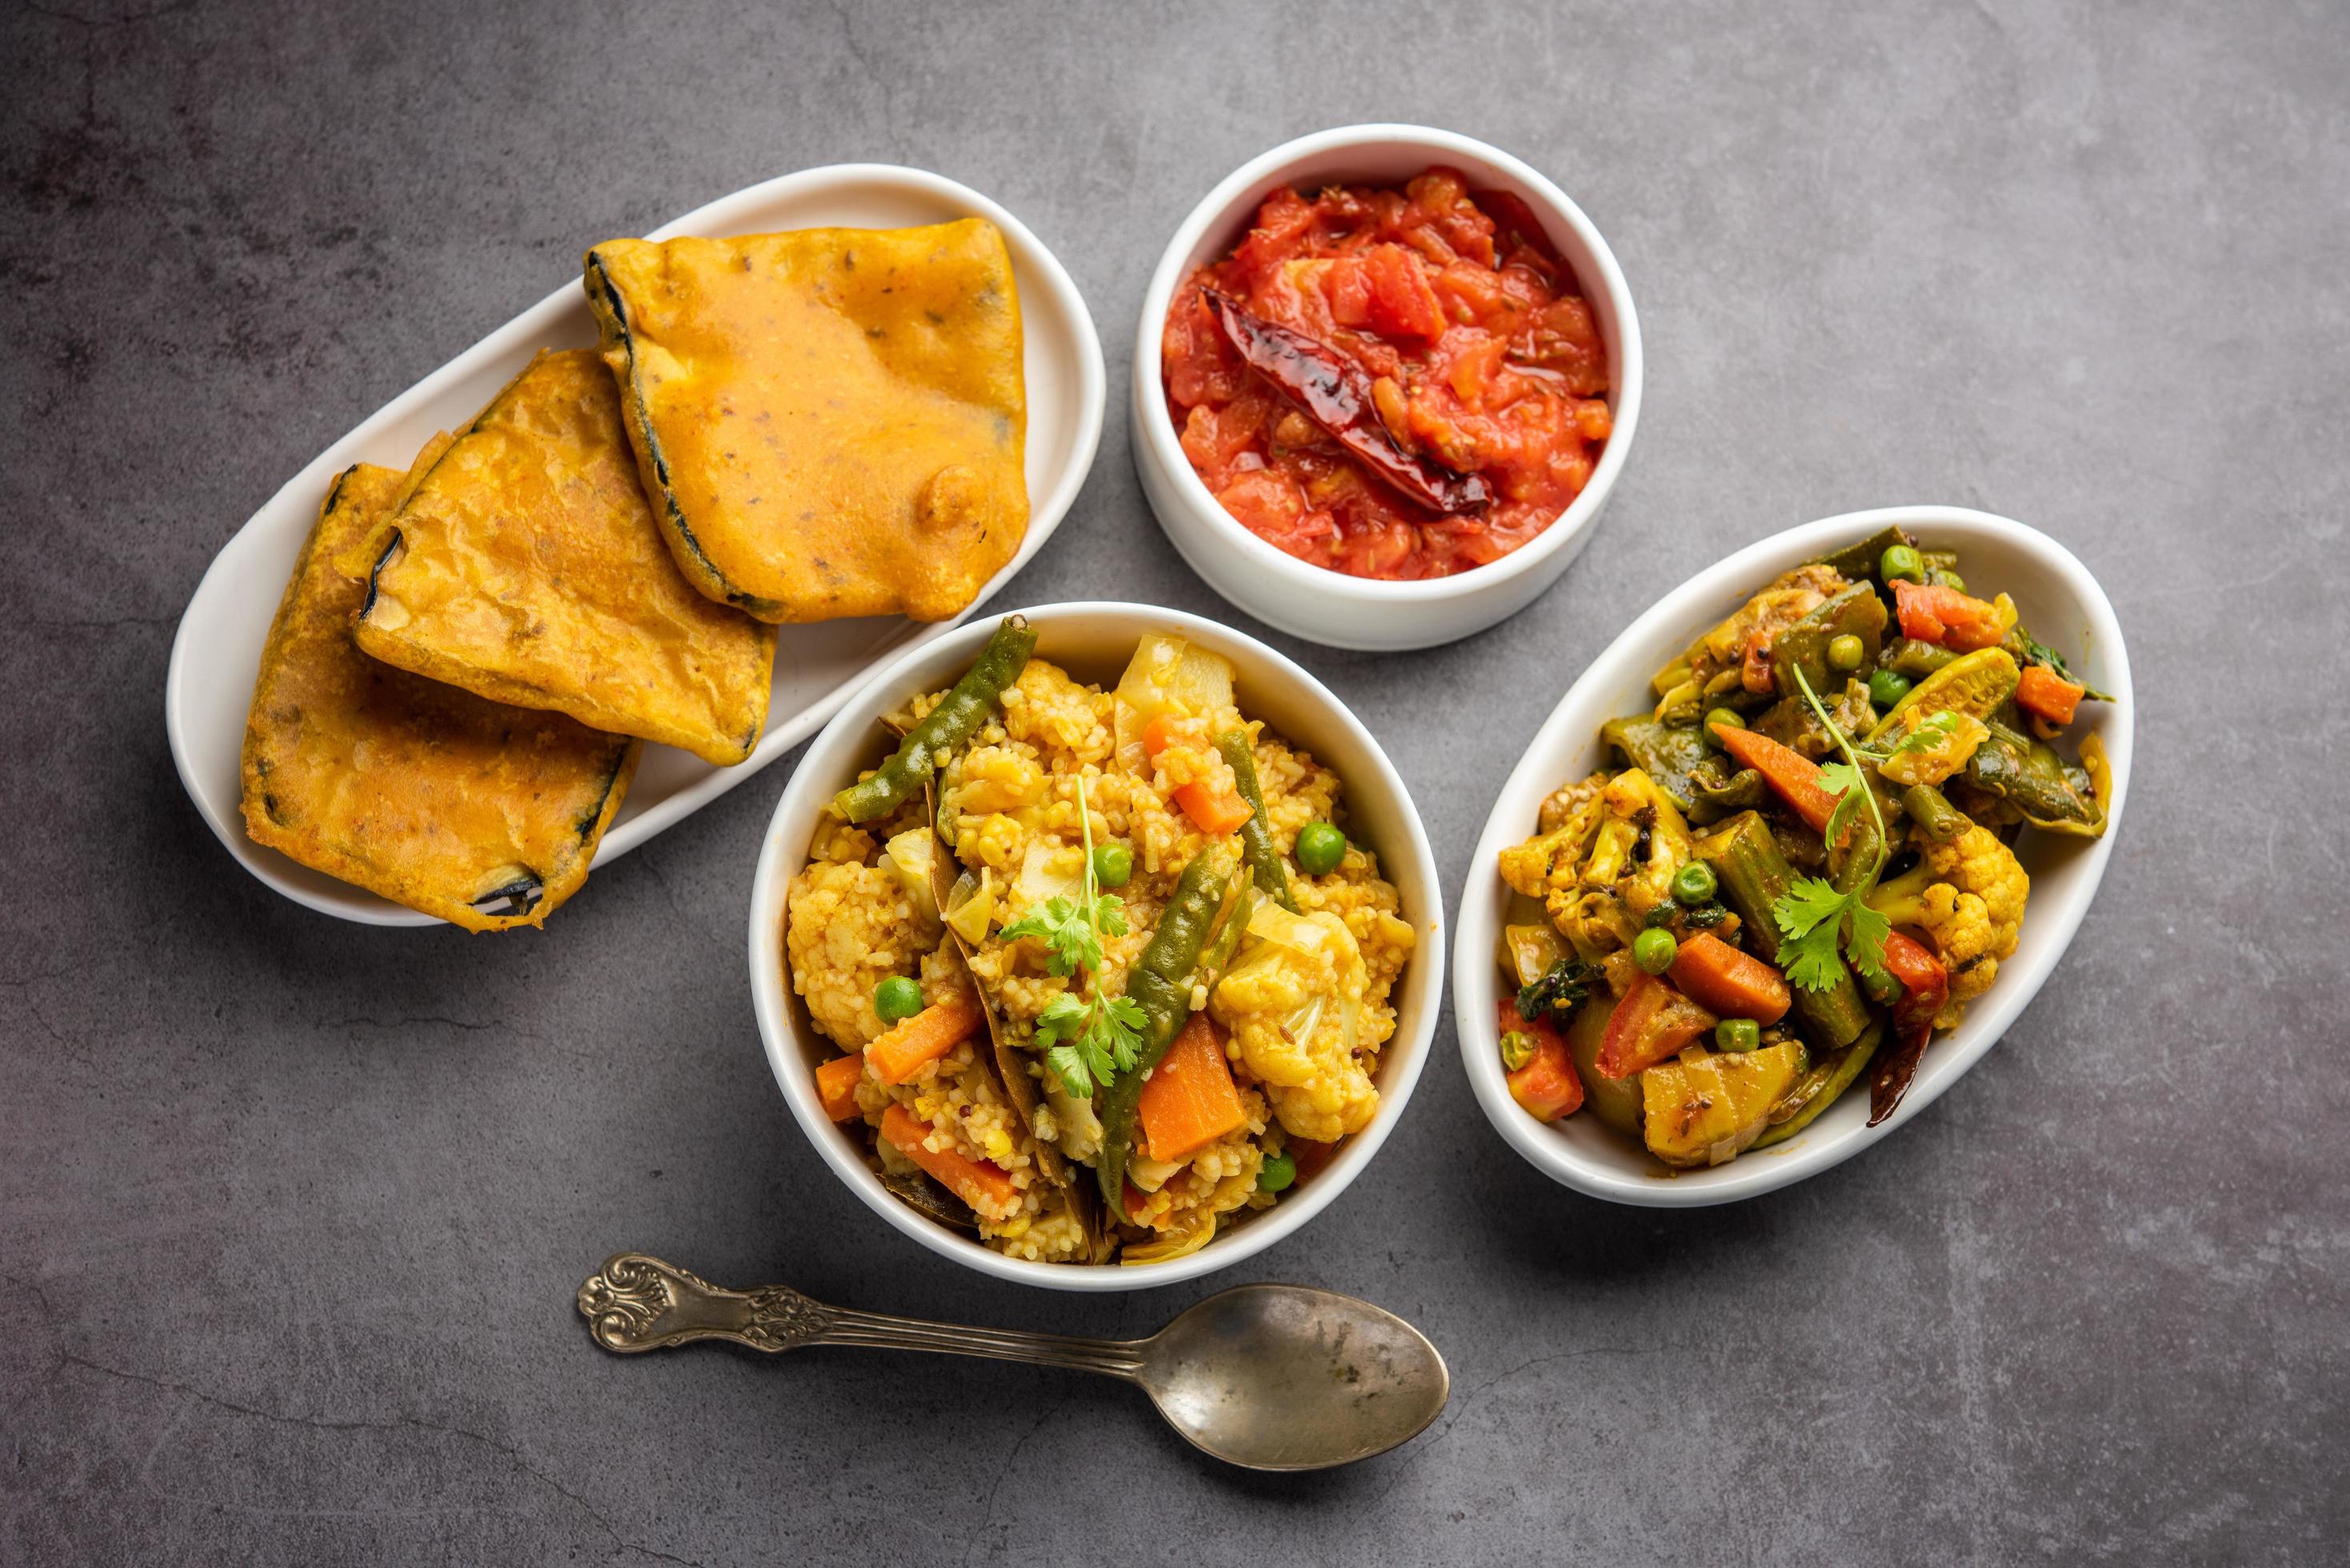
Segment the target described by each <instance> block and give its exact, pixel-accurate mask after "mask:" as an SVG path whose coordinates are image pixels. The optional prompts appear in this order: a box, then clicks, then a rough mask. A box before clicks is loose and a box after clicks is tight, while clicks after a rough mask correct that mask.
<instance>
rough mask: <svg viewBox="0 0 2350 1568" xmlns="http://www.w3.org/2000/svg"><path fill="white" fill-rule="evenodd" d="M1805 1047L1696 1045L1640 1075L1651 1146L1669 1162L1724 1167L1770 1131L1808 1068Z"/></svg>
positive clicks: (1648, 1137)
mask: <svg viewBox="0 0 2350 1568" xmlns="http://www.w3.org/2000/svg"><path fill="white" fill-rule="evenodd" d="M1801 1057H1802V1047H1800V1046H1798V1045H1795V1044H1792V1043H1790V1044H1784V1045H1772V1046H1767V1047H1765V1048H1764V1049H1763V1050H1760V1051H1747V1052H1729V1051H1722V1052H1714V1051H1707V1050H1703V1049H1701V1048H1700V1047H1698V1046H1694V1045H1693V1046H1691V1047H1690V1048H1689V1049H1688V1050H1686V1051H1684V1052H1682V1053H1681V1054H1680V1055H1679V1056H1678V1057H1676V1058H1675V1059H1674V1060H1672V1061H1669V1062H1659V1063H1658V1064H1656V1065H1655V1066H1653V1067H1650V1068H1649V1069H1648V1070H1647V1071H1646V1072H1644V1073H1642V1074H1641V1075H1640V1097H1641V1100H1642V1102H1643V1104H1644V1106H1646V1109H1647V1119H1646V1123H1645V1125H1644V1127H1643V1128H1642V1134H1643V1136H1644V1137H1646V1138H1647V1139H1648V1152H1649V1153H1651V1154H1653V1155H1655V1156H1656V1157H1657V1158H1659V1159H1661V1160H1663V1161H1664V1162H1665V1163H1666V1164H1667V1165H1679V1166H1690V1165H1720V1164H1721V1163H1722V1162H1723V1161H1725V1160H1728V1159H1731V1158H1735V1157H1736V1156H1737V1154H1738V1152H1739V1151H1740V1150H1741V1149H1742V1148H1744V1147H1746V1146H1747V1145H1748V1144H1751V1143H1752V1142H1753V1141H1754V1140H1755V1139H1756V1138H1758V1137H1761V1136H1762V1135H1763V1123H1764V1121H1765V1120H1766V1119H1767V1118H1768V1117H1769V1116H1770V1115H1771V1107H1772V1106H1774V1105H1777V1104H1778V1103H1779V1098H1780V1096H1783V1095H1784V1094H1785V1093H1786V1092H1787V1091H1788V1090H1789V1089H1790V1088H1792V1087H1794V1083H1795V1077H1796V1075H1797V1074H1798V1073H1799V1072H1801V1071H1802V1065H1803V1064H1802V1060H1801Z"/></svg>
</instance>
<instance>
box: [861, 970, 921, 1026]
mask: <svg viewBox="0 0 2350 1568" xmlns="http://www.w3.org/2000/svg"><path fill="white" fill-rule="evenodd" d="M921 1010H922V988H921V986H920V984H918V983H917V982H915V981H910V980H909V979H907V978H906V977H905V976H904V975H902V974H893V975H891V976H890V977H889V979H887V980H885V981H882V982H881V983H880V984H879V985H877V986H875V987H874V988H873V1011H874V1012H878V1013H879V1014H880V1015H881V1022H882V1023H899V1022H901V1021H903V1020H905V1019H909V1018H911V1017H912V1016H914V1014H916V1013H917V1012H920V1011H921Z"/></svg>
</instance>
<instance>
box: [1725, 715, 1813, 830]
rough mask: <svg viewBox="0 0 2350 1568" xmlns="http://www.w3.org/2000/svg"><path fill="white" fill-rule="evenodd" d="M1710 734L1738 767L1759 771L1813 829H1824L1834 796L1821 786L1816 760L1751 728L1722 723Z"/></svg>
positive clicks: (1765, 780)
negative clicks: (1746, 728)
mask: <svg viewBox="0 0 2350 1568" xmlns="http://www.w3.org/2000/svg"><path fill="white" fill-rule="evenodd" d="M1713 738H1714V739H1715V740H1717V741H1719V742H1721V749H1722V750H1723V751H1725V752H1728V753H1730V754H1731V757H1733V758H1735V759H1736V760H1737V763H1738V765H1739V766H1740V767H1742V768H1752V769H1753V770H1754V771H1755V772H1756V773H1758V774H1762V775H1763V783H1764V784H1769V785H1770V786H1771V788H1772V789H1773V791H1774V792H1775V793H1776V794H1778V796H1779V798H1780V799H1781V800H1783V801H1785V802H1786V803H1787V805H1788V808H1789V809H1790V810H1792V811H1793V812H1794V814H1795V815H1797V816H1800V817H1802V818H1803V819H1804V822H1805V823H1807V824H1809V825H1810V826H1811V828H1812V830H1813V831H1814V832H1815V833H1825V832H1826V831H1827V826H1828V816H1829V815H1830V814H1831V813H1833V812H1834V811H1835V804H1836V797H1835V796H1834V795H1832V794H1829V793H1828V792H1827V791H1826V790H1825V789H1824V788H1823V787H1821V784H1820V765H1819V763H1815V762H1814V761H1812V759H1811V758H1809V757H1807V756H1805V755H1804V754H1803V753H1801V752H1798V751H1795V750H1794V749H1793V748H1792V747H1788V746H1783V745H1781V744H1780V743H1779V742H1776V741H1774V740H1773V739H1771V737H1770V736H1768V735H1758V734H1756V733H1755V732H1753V731H1752V730H1737V729H1732V728H1731V726H1729V725H1728V724H1723V725H1721V726H1719V727H1717V728H1716V729H1715V730H1714V731H1713Z"/></svg>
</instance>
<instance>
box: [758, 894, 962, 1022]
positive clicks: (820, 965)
mask: <svg viewBox="0 0 2350 1568" xmlns="http://www.w3.org/2000/svg"><path fill="white" fill-rule="evenodd" d="M789 909H790V919H789V920H788V921H787V922H786V924H785V930H784V944H785V950H786V951H787V952H788V954H789V956H790V958H791V963H792V988H793V989H794V990H795V991H797V992H799V993H800V994H801V995H802V996H804V997H806V999H807V1007H808V1013H809V1015H810V1016H811V1017H813V1018H814V1019H815V1020H816V1027H817V1028H819V1029H822V1030H823V1031H824V1032H825V1033H826V1034H827V1036H828V1037H829V1038H830V1039H831V1040H832V1042H833V1044H836V1045H838V1046H839V1047H840V1048H841V1049H842V1050H844V1051H861V1050H863V1049H864V1048H865V1046H866V1044H868V1042H869V1041H871V1040H872V1039H873V1038H874V1037H875V1036H876V1035H878V1034H879V1033H881V1032H882V1030H883V1029H885V1028H887V1027H888V1025H886V1024H884V1023H882V1022H881V1019H880V1016H879V1014H878V1013H876V1012H874V1011H873V988H874V986H875V985H876V984H878V983H879V981H881V980H883V979H884V978H885V977H887V976H889V975H893V974H906V973H908V972H910V971H912V970H913V969H914V968H915V966H916V964H917V963H918V962H919V961H920V958H921V957H922V955H923V954H925V953H927V952H929V951H930V950H931V948H932V947H933V946H934V945H936V943H937V941H938V928H937V927H936V926H934V925H930V924H928V923H927V922H925V921H924V920H923V919H921V918H920V916H919V915H918V914H917V913H916V911H915V909H914V906H913V900H912V899H911V898H910V897H909V896H908V894H907V892H906V889H905V887H904V885H903V884H902V883H900V882H899V880H898V878H897V877H893V876H891V875H890V874H889V872H887V871H884V870H881V869H879V867H872V866H843V865H841V864H839V863H838V862H819V863H818V864H816V865H813V866H810V867H807V868H806V870H804V871H802V872H801V873H800V874H799V875H798V876H797V877H793V878H792V887H791V894H790V899H789Z"/></svg>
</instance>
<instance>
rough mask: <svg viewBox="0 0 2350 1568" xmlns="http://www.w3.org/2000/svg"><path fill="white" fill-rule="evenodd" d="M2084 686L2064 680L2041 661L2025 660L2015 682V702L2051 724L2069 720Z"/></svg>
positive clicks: (2079, 701) (2085, 688) (2066, 722)
mask: <svg viewBox="0 0 2350 1568" xmlns="http://www.w3.org/2000/svg"><path fill="white" fill-rule="evenodd" d="M2088 690H2089V689H2088V688H2087V687H2085V686H2078V685H2075V684H2074V683H2073V682H2072V681H2070V680H2065V679H2064V677H2063V676H2061V675H2059V674H2057V673H2056V672H2055V671H2054V670H2050V669H2048V668H2047V667H2046V666H2045V665H2040V664H2027V665H2025V666H2024V667H2023V673H2022V676H2021V677H2020V678H2019V679H2018V680H2016V682H2015V705H2016V706H2017V707H2019V708H2021V709H2022V710H2023V711H2025V712H2027V713H2037V714H2039V715H2040V716H2041V717H2042V718H2043V719H2045V720H2047V721H2048V722H2050V723H2052V724H2069V723H2071V722H2073V714H2074V710H2076V709H2078V708H2079V707H2080V706H2081V699H2082V698H2083V697H2085V696H2086V695H2087V694H2088Z"/></svg>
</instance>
